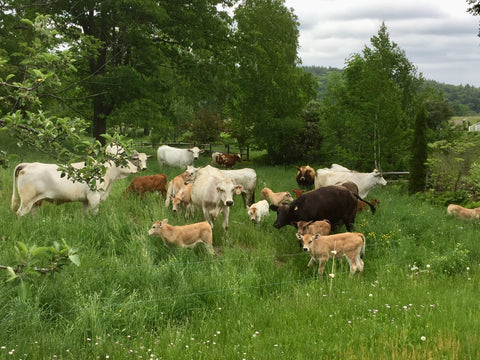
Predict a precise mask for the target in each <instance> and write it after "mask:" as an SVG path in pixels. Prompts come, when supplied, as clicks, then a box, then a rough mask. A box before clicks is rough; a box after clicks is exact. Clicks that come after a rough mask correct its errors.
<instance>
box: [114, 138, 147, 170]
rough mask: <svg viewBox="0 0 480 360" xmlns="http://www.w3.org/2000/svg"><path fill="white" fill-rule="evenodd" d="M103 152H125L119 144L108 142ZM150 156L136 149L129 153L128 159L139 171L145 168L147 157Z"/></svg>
mask: <svg viewBox="0 0 480 360" xmlns="http://www.w3.org/2000/svg"><path fill="white" fill-rule="evenodd" d="M105 152H106V153H107V154H110V155H120V154H123V153H124V152H125V149H124V148H123V147H121V146H119V145H112V144H110V145H107V147H105ZM151 157H152V155H147V154H145V153H139V152H138V151H137V150H133V151H132V153H131V154H130V161H131V162H132V164H133V165H135V166H136V167H137V168H138V170H139V171H141V170H147V159H149V158H151Z"/></svg>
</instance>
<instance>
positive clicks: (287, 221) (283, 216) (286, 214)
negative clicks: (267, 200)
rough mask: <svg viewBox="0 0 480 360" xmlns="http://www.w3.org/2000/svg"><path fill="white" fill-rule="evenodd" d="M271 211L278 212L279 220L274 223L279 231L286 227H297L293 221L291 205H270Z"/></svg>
mask: <svg viewBox="0 0 480 360" xmlns="http://www.w3.org/2000/svg"><path fill="white" fill-rule="evenodd" d="M270 210H272V211H276V212H277V219H276V220H275V222H274V223H273V226H275V227H276V228H277V229H280V228H281V227H284V226H285V225H293V226H295V224H296V222H295V221H294V220H293V214H292V209H291V207H290V206H289V205H281V206H276V205H270Z"/></svg>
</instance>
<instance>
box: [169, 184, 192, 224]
mask: <svg viewBox="0 0 480 360" xmlns="http://www.w3.org/2000/svg"><path fill="white" fill-rule="evenodd" d="M192 187H193V183H188V184H186V185H184V186H183V187H182V188H181V189H180V190H179V191H178V192H177V194H176V195H175V197H174V198H173V199H172V210H173V211H174V212H177V211H178V210H179V209H180V208H185V217H186V218H187V219H188V217H189V216H190V214H192V215H193V210H194V207H193V204H192V197H191V195H192Z"/></svg>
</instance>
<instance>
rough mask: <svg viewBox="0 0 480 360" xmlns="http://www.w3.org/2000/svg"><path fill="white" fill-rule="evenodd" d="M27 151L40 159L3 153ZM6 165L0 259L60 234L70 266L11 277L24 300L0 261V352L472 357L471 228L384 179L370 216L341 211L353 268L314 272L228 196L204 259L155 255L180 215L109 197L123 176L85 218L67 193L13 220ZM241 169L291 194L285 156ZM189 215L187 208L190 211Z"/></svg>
mask: <svg viewBox="0 0 480 360" xmlns="http://www.w3.org/2000/svg"><path fill="white" fill-rule="evenodd" d="M36 159H42V161H45V159H44V158H42V157H40V156H39V155H38V154H35V153H31V152H23V153H21V154H19V156H18V158H17V160H18V161H33V160H36ZM209 160H210V159H209V158H208V157H206V156H205V157H202V158H201V159H200V163H199V164H197V165H206V164H208V163H209V162H210V161H209ZM15 165H16V161H15V162H12V164H11V165H10V167H9V168H7V169H0V218H1V219H2V221H0V265H13V260H14V259H15V258H16V250H15V246H14V245H15V243H16V242H17V241H21V242H23V243H25V244H26V245H27V246H28V247H32V246H33V245H37V246H50V245H51V244H52V243H53V241H58V240H61V239H64V240H65V241H66V242H67V243H68V244H70V245H71V246H72V247H74V248H76V249H77V250H78V254H79V256H80V259H81V265H80V267H76V266H74V265H73V264H71V265H68V266H66V267H65V268H64V270H62V271H61V272H59V273H57V274H55V275H54V276H34V277H31V278H28V279H25V281H26V282H27V283H28V284H29V294H28V296H27V297H26V298H25V299H22V298H20V297H19V295H18V290H19V288H18V284H17V283H16V282H14V281H13V282H7V281H6V279H7V273H6V271H5V270H0V271H4V272H0V293H1V294H2V296H1V297H0V318H1V319H2V321H1V329H2V331H1V332H0V358H1V359H55V358H57V359H85V360H86V359H88V360H90V359H419V360H423V359H479V358H480V343H479V341H478V339H480V307H479V305H478V296H479V288H480V279H479V270H480V260H479V259H480V242H479V239H480V224H478V223H465V222H462V221H460V220H458V219H451V218H448V217H447V216H446V209H445V208H442V207H437V206H433V205H431V204H428V203H426V202H423V201H420V200H418V199H417V198H415V197H413V196H408V195H407V194H406V191H405V190H404V189H403V187H402V186H401V185H399V184H398V183H397V184H389V185H387V186H386V187H385V188H382V189H375V190H374V191H372V192H371V193H370V194H369V195H368V197H369V198H370V197H372V196H374V197H375V198H377V199H379V200H380V205H379V206H378V209H377V212H376V214H375V215H372V214H371V213H370V212H367V211H364V212H361V213H359V214H358V215H357V219H356V230H357V231H360V232H363V233H364V234H365V235H366V238H367V242H366V244H367V247H366V254H365V258H364V261H365V270H364V272H363V274H357V275H355V276H353V277H350V276H349V274H348V264H347V262H346V261H335V263H333V262H332V261H330V262H329V263H328V264H327V267H326V271H325V276H324V277H323V278H322V279H320V281H319V279H318V277H317V266H313V267H311V268H307V263H308V260H309V257H308V254H305V253H303V252H302V251H300V249H299V247H298V244H297V240H296V238H295V229H294V228H293V227H291V226H288V227H284V228H282V229H275V228H274V227H273V226H272V224H273V222H274V220H275V217H276V214H275V213H270V216H269V217H267V219H266V221H265V222H264V223H262V224H259V225H253V224H251V223H250V222H249V220H248V219H247V215H246V210H245V209H244V207H243V202H242V200H241V198H240V197H237V198H235V205H234V208H233V209H232V212H231V214H230V230H229V235H230V236H229V239H227V238H226V237H225V236H224V232H223V229H222V227H221V219H218V220H217V222H216V223H215V227H214V230H213V231H214V234H213V235H214V238H213V243H214V247H215V250H216V253H217V254H216V256H214V257H211V256H210V255H209V254H208V252H207V251H206V249H205V248H203V247H202V246H199V247H197V248H196V249H195V250H193V251H192V250H188V249H185V250H183V249H169V248H166V247H165V246H164V245H163V243H162V242H161V240H160V239H158V238H149V237H148V235H147V231H148V229H149V228H150V226H151V224H152V223H153V222H154V221H156V220H159V219H163V218H168V219H169V222H170V223H171V224H174V225H176V224H184V223H187V221H186V220H185V218H184V217H183V214H180V215H175V214H174V213H173V212H172V211H171V209H165V206H164V200H165V199H164V198H163V197H162V198H159V197H158V196H157V195H154V194H150V195H147V196H146V198H145V199H144V200H143V201H142V200H140V199H139V198H136V197H123V196H122V195H121V193H122V191H123V190H124V189H125V188H126V186H127V185H128V184H129V182H130V181H131V180H132V177H130V178H128V179H124V180H120V181H118V182H117V183H115V184H114V186H113V190H112V192H111V194H110V196H109V198H108V199H107V200H106V201H105V202H104V203H103V204H102V205H101V206H100V212H99V214H98V215H97V216H83V215H82V214H81V204H78V203H76V204H64V205H59V206H55V205H51V204H45V205H44V206H43V205H42V207H41V208H40V210H39V212H38V214H36V215H29V216H25V217H23V218H17V217H16V216H15V215H14V214H13V212H12V211H11V209H10V199H11V191H12V172H13V168H14V166H15ZM148 165H149V168H148V170H147V171H146V172H145V173H143V174H142V175H150V174H155V173H165V174H167V176H168V178H169V179H170V178H172V177H173V176H175V175H177V174H179V173H180V172H181V170H180V169H174V168H165V169H160V168H159V166H158V164H157V162H156V160H155V158H152V159H150V160H149V164H148ZM241 165H242V166H245V167H252V168H254V169H255V170H256V171H257V174H258V186H257V192H256V199H257V200H259V192H260V189H261V188H262V187H263V186H264V185H266V186H269V187H271V188H272V189H273V190H274V191H284V190H291V189H294V188H297V185H296V182H295V169H294V167H293V166H277V167H269V166H265V165H259V164H257V163H255V162H245V163H242V164H241ZM202 220H203V218H202V216H201V214H200V211H198V210H197V211H196V215H195V218H194V219H193V221H202ZM341 230H342V231H344V228H342V229H341ZM39 265H41V264H39ZM329 274H331V275H329Z"/></svg>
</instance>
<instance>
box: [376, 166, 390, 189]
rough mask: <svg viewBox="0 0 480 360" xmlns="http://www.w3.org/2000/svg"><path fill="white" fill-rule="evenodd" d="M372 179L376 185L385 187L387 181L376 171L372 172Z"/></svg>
mask: <svg viewBox="0 0 480 360" xmlns="http://www.w3.org/2000/svg"><path fill="white" fill-rule="evenodd" d="M373 177H374V179H375V181H376V183H377V184H378V185H382V186H385V185H387V180H385V179H384V178H383V176H382V173H381V172H380V171H378V170H377V169H375V170H373Z"/></svg>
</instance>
